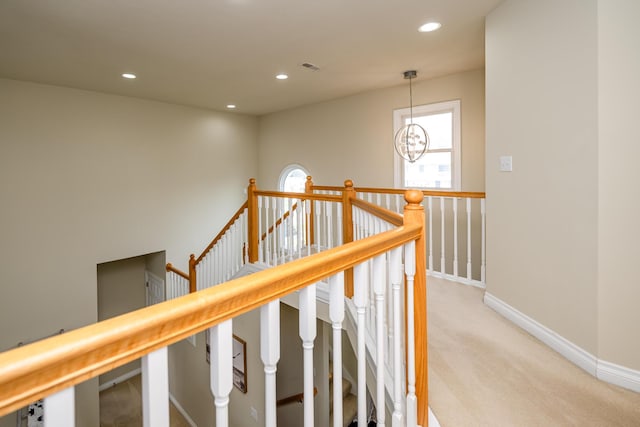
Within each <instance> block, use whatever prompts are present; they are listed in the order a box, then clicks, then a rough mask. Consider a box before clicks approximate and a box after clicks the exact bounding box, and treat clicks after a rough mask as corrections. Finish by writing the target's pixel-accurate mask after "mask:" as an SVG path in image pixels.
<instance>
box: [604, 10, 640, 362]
mask: <svg viewBox="0 0 640 427" xmlns="http://www.w3.org/2000/svg"><path fill="white" fill-rule="evenodd" d="M639 19H640V2H638V1H636V0H599V1H598V85H599V88H598V100H599V109H598V116H599V117H598V119H599V120H598V126H599V128H598V138H599V144H598V150H599V152H598V156H599V163H598V176H599V185H598V197H599V206H598V216H599V227H598V231H599V232H598V239H599V247H598V291H599V293H598V296H599V298H598V302H599V306H598V314H597V318H598V336H599V342H598V355H599V357H600V358H601V359H604V360H606V361H609V362H613V363H615V364H619V365H622V366H626V367H628V368H632V369H635V370H639V371H640V340H639V339H638V325H640V310H638V301H640V286H639V282H638V242H640V221H639V220H638V213H639V212H640V201H639V200H638V195H639V194H640V189H639V188H638V185H639V184H640V168H638V159H640V130H639V129H638V118H637V115H638V100H639V99H640V84H638V76H640V44H639V42H638V41H639V40H640V28H639V27H638V20H639Z"/></svg>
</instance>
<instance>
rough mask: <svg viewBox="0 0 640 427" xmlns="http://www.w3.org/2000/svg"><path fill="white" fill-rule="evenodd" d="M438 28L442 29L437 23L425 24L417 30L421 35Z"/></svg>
mask: <svg viewBox="0 0 640 427" xmlns="http://www.w3.org/2000/svg"><path fill="white" fill-rule="evenodd" d="M440 27H442V24H440V23H439V22H427V23H426V24H424V25H421V26H420V28H418V31H420V32H421V33H430V32H431V31H435V30H437V29H439V28H440Z"/></svg>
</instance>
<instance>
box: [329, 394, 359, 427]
mask: <svg viewBox="0 0 640 427" xmlns="http://www.w3.org/2000/svg"><path fill="white" fill-rule="evenodd" d="M356 415H358V398H357V397H356V395H354V394H348V395H347V396H346V397H345V398H344V399H343V400H342V425H343V427H349V424H351V422H352V421H353V420H354V419H355V418H356ZM329 425H330V426H332V427H333V412H332V413H331V415H330V416H329Z"/></svg>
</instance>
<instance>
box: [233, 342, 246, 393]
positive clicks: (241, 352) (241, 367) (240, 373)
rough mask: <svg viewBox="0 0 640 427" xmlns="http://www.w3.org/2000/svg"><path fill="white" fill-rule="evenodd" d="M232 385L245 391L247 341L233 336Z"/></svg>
mask: <svg viewBox="0 0 640 427" xmlns="http://www.w3.org/2000/svg"><path fill="white" fill-rule="evenodd" d="M233 385H234V386H236V387H237V388H238V390H240V391H241V392H243V393H246V392H247V343H246V342H245V341H244V340H243V339H241V338H239V337H237V336H236V335H234V336H233Z"/></svg>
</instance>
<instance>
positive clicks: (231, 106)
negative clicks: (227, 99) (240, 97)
mask: <svg viewBox="0 0 640 427" xmlns="http://www.w3.org/2000/svg"><path fill="white" fill-rule="evenodd" d="M227 108H228V109H229V110H234V109H235V108H236V104H227Z"/></svg>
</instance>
